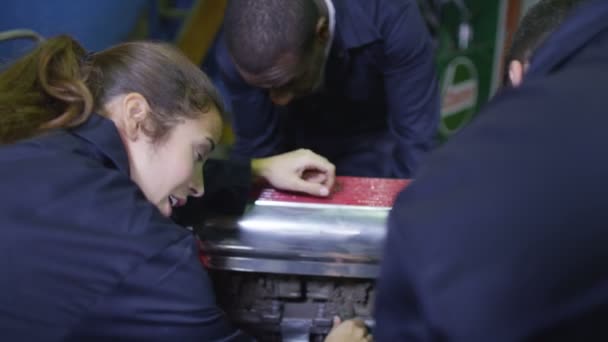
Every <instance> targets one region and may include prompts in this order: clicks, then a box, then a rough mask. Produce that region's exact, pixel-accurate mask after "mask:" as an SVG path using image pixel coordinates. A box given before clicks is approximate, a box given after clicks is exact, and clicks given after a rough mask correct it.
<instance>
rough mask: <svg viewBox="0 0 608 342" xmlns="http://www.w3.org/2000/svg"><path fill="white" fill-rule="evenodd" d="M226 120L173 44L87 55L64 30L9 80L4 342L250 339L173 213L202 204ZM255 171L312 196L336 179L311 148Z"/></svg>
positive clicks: (0, 208)
mask: <svg viewBox="0 0 608 342" xmlns="http://www.w3.org/2000/svg"><path fill="white" fill-rule="evenodd" d="M221 112H222V102H221V99H220V98H219V96H218V93H217V91H216V90H215V89H214V87H213V85H212V84H211V82H210V80H209V79H208V78H207V77H206V76H205V75H204V74H203V72H202V71H201V70H200V69H199V68H198V67H197V66H195V65H194V64H192V63H190V62H189V61H188V60H187V59H186V58H185V57H184V56H183V55H182V54H181V53H179V52H178V51H177V50H176V49H174V48H173V47H171V46H170V45H167V44H162V43H151V42H132V43H124V44H120V45H117V46H114V47H111V48H109V49H107V50H104V51H100V52H96V53H88V52H87V51H86V50H85V49H84V48H83V47H82V46H81V45H79V44H78V42H76V41H75V40H73V39H71V38H70V37H67V36H59V37H56V38H52V39H49V40H47V41H45V42H44V43H42V44H41V45H40V46H39V47H37V48H36V50H34V51H33V52H32V53H30V54H29V55H27V56H24V57H23V58H21V59H19V60H17V61H16V62H15V63H13V64H12V65H9V66H7V67H6V68H4V69H3V70H2V71H1V72H0V193H1V194H2V196H3V198H4V200H3V201H2V203H1V205H0V274H1V276H0V332H1V333H0V335H1V336H2V337H1V339H2V340H3V341H92V340H112V341H114V340H126V341H168V340H171V341H173V340H175V341H216V340H222V341H224V340H235V339H246V338H245V337H244V336H243V335H242V334H241V333H240V332H239V330H237V329H234V328H232V327H231V326H230V325H229V324H228V323H227V322H225V320H224V317H223V315H222V312H221V311H220V310H219V309H218V308H217V307H216V306H215V300H214V298H213V293H212V289H211V285H210V282H209V279H208V276H207V274H206V273H205V271H204V269H203V268H202V267H201V265H200V263H199V262H198V258H197V250H196V243H195V242H196V241H195V238H194V236H193V234H192V233H191V232H190V231H188V230H186V229H184V228H182V227H180V226H179V225H177V224H175V223H174V222H173V221H172V220H171V219H170V217H171V216H172V212H173V209H174V208H175V207H178V206H182V205H184V204H185V203H186V201H187V199H188V197H189V196H190V197H200V196H202V195H203V192H204V186H203V174H202V168H203V163H204V162H205V161H206V159H207V157H208V156H209V154H210V153H211V151H212V150H213V148H214V146H215V145H216V143H217V142H218V141H219V139H220V132H221V125H222V122H221V118H220V114H221ZM247 166H252V169H251V170H249V169H247V171H248V172H243V173H242V174H243V175H245V176H242V179H241V181H242V182H250V178H249V177H251V173H253V174H254V175H257V176H262V177H265V178H266V179H267V180H268V181H269V182H270V183H272V184H274V185H275V186H277V187H281V188H285V189H289V190H296V191H305V192H309V193H313V194H317V195H319V194H320V195H322V194H325V193H327V188H328V187H330V186H331V184H332V182H333V178H334V169H333V165H331V164H330V163H329V162H327V160H325V159H324V158H322V157H320V156H318V155H315V154H314V153H312V152H310V151H305V150H299V151H294V152H291V153H287V154H284V155H280V156H275V157H269V158H263V159H258V160H254V161H252V162H251V165H247ZM307 170H316V171H319V172H320V173H321V177H316V178H315V179H314V180H308V181H307V180H304V179H302V178H301V175H302V174H303V171H307ZM233 181H234V180H233ZM350 324H351V327H350V328H348V327H347V328H348V329H347V328H342V329H341V330H342V331H343V332H342V333H340V329H337V330H336V332H335V333H334V336H338V337H340V336H342V337H345V338H349V337H348V336H349V335H348V334H345V333H344V331H347V332H352V331H355V332H356V331H357V329H355V328H352V323H350ZM342 326H344V324H343V325H342Z"/></svg>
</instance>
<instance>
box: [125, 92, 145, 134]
mask: <svg viewBox="0 0 608 342" xmlns="http://www.w3.org/2000/svg"><path fill="white" fill-rule="evenodd" d="M122 113H123V118H122V121H123V128H124V132H125V134H126V136H127V138H128V139H129V140H132V141H136V140H137V139H139V138H141V135H142V134H144V132H143V130H142V128H143V127H144V125H145V123H146V120H147V119H148V115H149V113H150V105H149V104H148V101H147V100H146V98H145V97H143V95H141V94H139V93H129V94H127V95H125V97H123V99H122Z"/></svg>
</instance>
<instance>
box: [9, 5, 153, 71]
mask: <svg viewBox="0 0 608 342" xmlns="http://www.w3.org/2000/svg"><path fill="white" fill-rule="evenodd" d="M150 3H151V0H51V1H49V0H3V1H2V2H1V3H0V6H1V7H0V31H5V30H11V29H17V28H27V29H32V30H34V31H37V32H38V33H40V34H42V35H43V36H45V37H51V36H54V35H58V34H62V33H67V34H70V35H72V36H74V37H76V38H77V39H78V40H79V41H80V42H81V43H82V44H83V45H84V46H85V47H86V48H87V49H90V50H100V49H103V48H105V47H108V46H110V45H112V44H115V43H118V42H121V41H124V40H125V39H127V38H128V37H129V35H130V33H131V32H132V31H133V29H134V27H135V25H136V23H137V19H138V18H139V17H140V15H142V14H145V13H146V12H144V11H146V6H147V5H149V4H150ZM30 46H31V43H28V42H27V41H12V42H2V43H0V58H3V59H6V58H7V57H14V56H18V55H19V54H21V53H22V52H23V51H25V50H27V49H28V48H29V47H30Z"/></svg>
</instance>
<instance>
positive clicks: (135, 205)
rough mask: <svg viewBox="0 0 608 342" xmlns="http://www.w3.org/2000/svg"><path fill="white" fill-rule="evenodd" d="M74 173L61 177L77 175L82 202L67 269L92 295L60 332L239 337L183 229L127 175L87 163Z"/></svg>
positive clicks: (131, 337)
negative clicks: (80, 313)
mask: <svg viewBox="0 0 608 342" xmlns="http://www.w3.org/2000/svg"><path fill="white" fill-rule="evenodd" d="M62 166H63V165H62ZM74 168H76V167H74ZM75 175H76V173H75V171H74V172H73V173H72V175H71V177H63V178H65V179H66V180H68V181H69V180H70V179H73V178H78V181H79V182H80V184H86V194H85V193H84V191H83V190H79V192H77V193H75V195H77V196H78V198H79V201H78V202H73V203H79V204H78V205H79V206H81V208H83V209H82V210H73V214H72V215H71V217H72V218H71V221H74V222H84V223H86V229H84V228H83V229H79V230H78V231H80V230H83V232H82V234H81V233H78V234H77V233H71V234H70V240H69V243H67V242H66V244H67V245H69V246H77V247H73V248H72V251H71V252H70V255H72V256H73V255H75V254H78V255H79V256H78V257H77V259H76V260H77V262H78V265H77V266H78V268H76V266H73V267H72V268H71V270H72V276H71V277H72V279H73V280H72V282H74V281H76V282H79V283H80V284H81V285H80V286H78V287H77V288H79V289H81V288H82V291H80V290H79V291H80V292H83V293H84V294H82V295H78V296H79V297H81V298H91V297H92V296H93V295H94V296H95V300H94V301H89V305H88V308H87V309H86V312H87V314H86V316H85V317H81V319H80V322H79V324H78V325H77V326H76V328H75V330H74V332H73V334H72V335H71V336H70V338H69V339H68V340H75V341H95V340H98V339H101V340H113V341H114V340H127V341H167V340H176V341H240V340H246V337H244V336H243V335H242V333H241V332H240V331H239V330H237V329H235V328H234V327H232V326H231V325H230V324H229V323H228V321H227V320H226V318H225V317H224V315H223V313H222V311H221V310H220V309H219V308H218V307H217V306H216V303H215V299H214V297H215V296H214V292H213V289H212V285H211V282H210V279H209V277H208V275H207V274H206V272H205V270H204V269H203V267H202V265H201V264H200V261H199V260H198V257H197V247H196V240H195V238H194V235H193V234H192V233H191V232H189V231H187V230H186V229H184V228H181V227H180V226H178V225H176V224H174V223H172V222H171V221H170V220H169V219H167V218H165V217H163V216H162V215H161V214H160V212H159V211H158V209H157V208H156V207H154V206H153V205H152V204H150V203H149V202H148V201H147V200H146V199H145V198H144V197H143V195H142V194H141V191H139V189H137V187H136V186H135V184H133V182H132V181H131V180H130V179H129V177H128V176H127V175H123V174H122V173H120V172H118V171H112V170H110V171H108V170H107V169H102V168H95V167H91V168H90V169H89V171H87V172H86V173H85V172H82V175H83V177H77V175H76V176H75ZM69 188H75V186H73V185H72V186H71V187H69ZM90 193H91V194H95V196H90V195H88V194H90ZM67 196H68V195H64V197H67ZM87 247H88V248H87ZM76 248H78V250H77V251H75V249H76ZM66 253H67V252H66ZM55 254H57V252H56V253H55ZM66 257H67V256H66ZM73 259H74V258H73V257H72V259H69V260H72V261H69V262H64V263H66V264H67V263H70V262H71V263H72V264H74V263H76V261H74V260H73ZM72 287H73V286H72ZM79 291H72V292H73V295H74V296H77V293H79ZM83 301H84V300H83Z"/></svg>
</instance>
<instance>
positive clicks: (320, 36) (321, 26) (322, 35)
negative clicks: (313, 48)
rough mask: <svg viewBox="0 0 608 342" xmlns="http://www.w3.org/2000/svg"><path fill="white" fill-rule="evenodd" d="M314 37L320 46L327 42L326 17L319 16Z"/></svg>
mask: <svg viewBox="0 0 608 342" xmlns="http://www.w3.org/2000/svg"><path fill="white" fill-rule="evenodd" d="M315 35H316V37H317V41H319V42H320V43H322V44H325V43H327V42H328V41H329V21H328V20H327V17H325V16H321V17H320V18H319V20H317V26H316V27H315Z"/></svg>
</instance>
